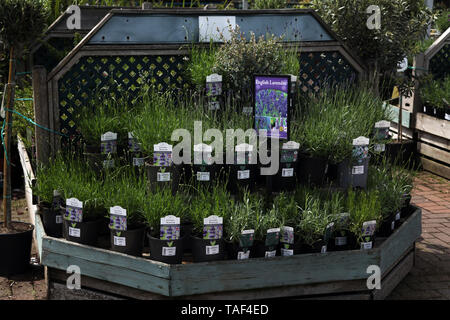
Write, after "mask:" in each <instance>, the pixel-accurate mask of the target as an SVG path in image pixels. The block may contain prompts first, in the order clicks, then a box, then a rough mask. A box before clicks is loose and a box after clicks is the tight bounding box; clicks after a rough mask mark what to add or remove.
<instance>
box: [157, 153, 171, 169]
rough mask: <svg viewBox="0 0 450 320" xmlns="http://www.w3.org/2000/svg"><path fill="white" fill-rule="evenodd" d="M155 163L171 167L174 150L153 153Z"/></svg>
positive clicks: (159, 165)
mask: <svg viewBox="0 0 450 320" xmlns="http://www.w3.org/2000/svg"><path fill="white" fill-rule="evenodd" d="M153 165H155V166H158V167H169V166H171V165H172V151H158V152H154V153H153Z"/></svg>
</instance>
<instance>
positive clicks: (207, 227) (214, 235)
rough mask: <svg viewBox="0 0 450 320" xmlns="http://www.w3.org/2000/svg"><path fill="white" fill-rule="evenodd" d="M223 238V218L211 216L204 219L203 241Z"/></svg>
mask: <svg viewBox="0 0 450 320" xmlns="http://www.w3.org/2000/svg"><path fill="white" fill-rule="evenodd" d="M222 236H223V218H222V217H218V216H214V215H213V216H209V217H207V218H204V219H203V239H208V240H215V239H221V238H222Z"/></svg>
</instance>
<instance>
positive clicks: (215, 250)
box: [206, 244, 219, 256]
mask: <svg viewBox="0 0 450 320" xmlns="http://www.w3.org/2000/svg"><path fill="white" fill-rule="evenodd" d="M215 254H219V245H218V244H216V245H213V246H206V255H207V256H211V255H215Z"/></svg>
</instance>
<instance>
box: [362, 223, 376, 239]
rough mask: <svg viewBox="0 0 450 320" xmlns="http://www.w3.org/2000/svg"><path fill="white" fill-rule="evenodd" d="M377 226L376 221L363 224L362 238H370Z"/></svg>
mask: <svg viewBox="0 0 450 320" xmlns="http://www.w3.org/2000/svg"><path fill="white" fill-rule="evenodd" d="M376 226H377V221H376V220H370V221H366V222H364V223H363V226H362V230H361V232H362V235H363V237H371V236H373V234H374V233H375V228H376Z"/></svg>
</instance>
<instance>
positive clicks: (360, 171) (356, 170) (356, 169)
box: [352, 166, 364, 175]
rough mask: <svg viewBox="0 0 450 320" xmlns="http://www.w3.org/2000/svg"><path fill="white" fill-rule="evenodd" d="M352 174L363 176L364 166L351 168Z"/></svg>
mask: <svg viewBox="0 0 450 320" xmlns="http://www.w3.org/2000/svg"><path fill="white" fill-rule="evenodd" d="M352 174H353V175H357V174H364V166H353V167H352Z"/></svg>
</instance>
